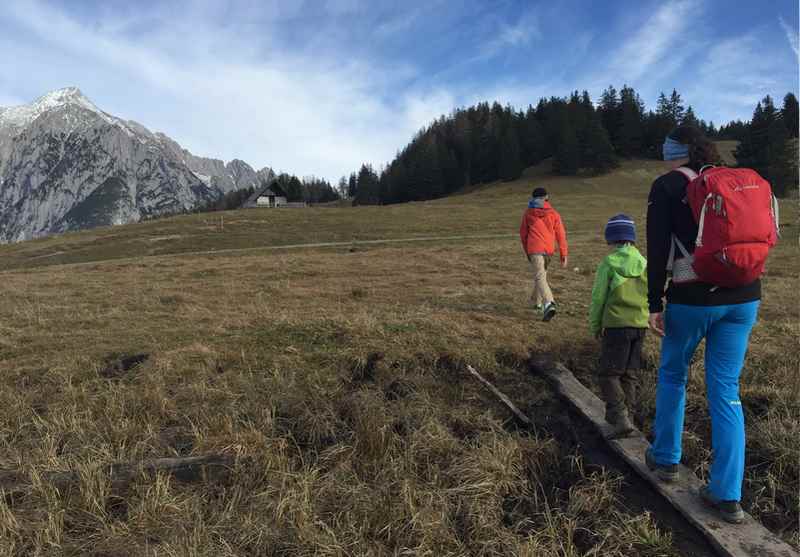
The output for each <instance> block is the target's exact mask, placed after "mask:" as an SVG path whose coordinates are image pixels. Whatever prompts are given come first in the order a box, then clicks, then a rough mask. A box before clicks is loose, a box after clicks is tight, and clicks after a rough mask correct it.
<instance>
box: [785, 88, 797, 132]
mask: <svg viewBox="0 0 800 557" xmlns="http://www.w3.org/2000/svg"><path fill="white" fill-rule="evenodd" d="M781 117H782V118H783V122H784V124H786V129H787V130H788V132H789V137H797V135H798V134H797V132H798V124H800V121H798V118H800V115H798V107H797V97H795V96H794V93H787V94H786V96H785V97H783V109H781Z"/></svg>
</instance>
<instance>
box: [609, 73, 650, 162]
mask: <svg viewBox="0 0 800 557" xmlns="http://www.w3.org/2000/svg"><path fill="white" fill-rule="evenodd" d="M643 111H644V107H643V105H642V101H641V99H640V98H639V96H638V95H637V94H636V92H635V91H634V90H633V89H632V88H630V87H628V86H627V85H626V86H625V87H623V88H622V91H621V92H620V106H619V112H620V124H619V130H618V133H617V139H616V144H615V145H616V148H617V152H618V153H619V154H620V155H621V156H623V157H632V156H634V155H638V154H640V153H641V152H642V150H643V148H642V138H643V134H644V130H643V114H642V113H643Z"/></svg>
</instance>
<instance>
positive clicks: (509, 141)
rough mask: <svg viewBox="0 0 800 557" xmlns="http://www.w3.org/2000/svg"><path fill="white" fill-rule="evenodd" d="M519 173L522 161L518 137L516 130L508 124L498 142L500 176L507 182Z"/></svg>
mask: <svg viewBox="0 0 800 557" xmlns="http://www.w3.org/2000/svg"><path fill="white" fill-rule="evenodd" d="M520 174H522V161H521V160H520V148H519V139H517V132H516V130H514V129H513V128H512V127H511V126H509V127H508V128H506V131H505V133H504V134H503V138H502V140H501V142H500V178H501V179H502V180H505V181H506V182H509V181H511V180H516V179H517V178H519V176H520Z"/></svg>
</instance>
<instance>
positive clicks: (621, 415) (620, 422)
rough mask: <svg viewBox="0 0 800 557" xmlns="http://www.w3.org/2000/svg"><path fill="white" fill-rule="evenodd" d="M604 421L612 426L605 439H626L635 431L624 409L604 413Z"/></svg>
mask: <svg viewBox="0 0 800 557" xmlns="http://www.w3.org/2000/svg"><path fill="white" fill-rule="evenodd" d="M606 421H607V422H608V423H609V424H610V425H611V426H612V429H611V432H610V433H609V434H608V435H607V436H606V438H607V439H619V438H621V437H627V436H629V435H630V434H631V433H633V432H634V431H635V430H636V428H635V427H634V425H633V422H631V419H630V418H629V417H628V411H627V410H625V409H624V408H623V409H620V410H617V411H614V412H606Z"/></svg>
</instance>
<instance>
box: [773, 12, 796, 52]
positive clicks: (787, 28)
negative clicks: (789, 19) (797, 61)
mask: <svg viewBox="0 0 800 557" xmlns="http://www.w3.org/2000/svg"><path fill="white" fill-rule="evenodd" d="M778 21H779V22H780V24H781V27H783V32H784V33H786V40H788V41H789V46H791V47H792V50H794V55H795V56H798V57H800V44H798V43H800V38H798V33H797V31H796V30H795V29H794V28H793V27H792V26H791V25H789V24H788V23H786V20H785V19H783V16H778Z"/></svg>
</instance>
